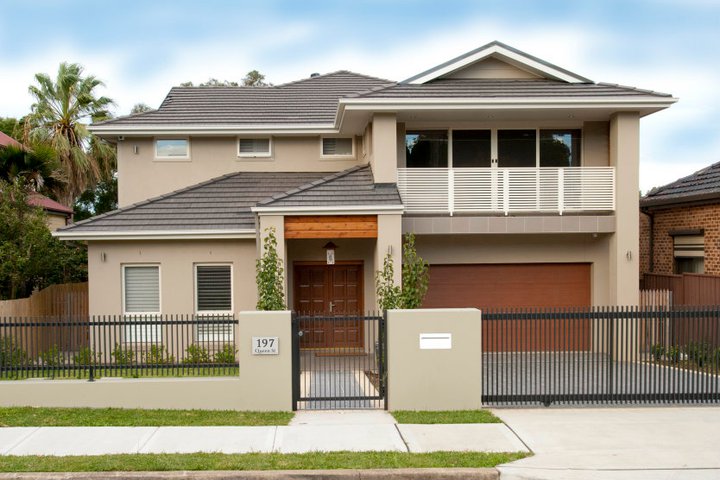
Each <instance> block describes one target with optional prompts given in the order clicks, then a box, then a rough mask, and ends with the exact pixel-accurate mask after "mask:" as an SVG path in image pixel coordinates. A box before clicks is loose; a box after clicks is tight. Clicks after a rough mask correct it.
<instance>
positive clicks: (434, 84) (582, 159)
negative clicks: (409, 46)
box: [57, 42, 676, 314]
mask: <svg viewBox="0 0 720 480" xmlns="http://www.w3.org/2000/svg"><path fill="white" fill-rule="evenodd" d="M674 102H676V99H675V98H673V97H672V96H670V95H666V94H661V93H656V92H652V91H648V90H639V89H636V88H630V87H623V86H619V85H614V84H603V83H595V82H593V81H591V80H589V79H587V78H585V77H582V76H580V75H577V74H575V73H572V72H569V71H567V70H565V69H563V68H560V67H558V66H555V65H552V64H550V63H548V62H545V61H543V60H541V59H539V58H536V57H533V56H531V55H528V54H526V53H523V52H521V51H518V50H516V49H514V48H511V47H509V46H506V45H503V44H501V43H499V42H493V43H491V44H488V45H485V46H483V47H481V48H479V49H477V50H474V51H471V52H469V53H467V54H465V55H462V56H460V57H457V58H454V59H452V60H449V61H447V62H445V63H443V64H441V65H438V66H436V67H433V68H431V69H429V70H427V71H424V72H422V73H419V74H417V75H415V76H413V77H411V78H409V79H407V80H405V81H402V82H394V81H390V80H385V79H381V78H374V77H369V76H366V75H360V74H356V73H352V72H348V71H340V72H335V73H330V74H326V75H312V76H310V78H307V79H304V80H299V81H296V82H292V83H287V84H283V85H278V86H272V87H214V88H207V87H206V88H204V87H176V88H173V89H172V90H171V91H170V93H169V94H168V96H167V97H166V99H165V100H164V102H163V103H162V105H161V106H160V108H159V109H158V110H156V111H151V112H147V113H141V114H137V115H132V116H129V117H124V118H118V119H114V120H110V121H106V122H102V123H98V124H95V125H92V126H91V130H92V131H93V132H94V133H95V134H96V135H99V136H101V137H103V138H105V139H107V140H109V141H111V142H116V143H117V147H118V181H119V205H120V208H119V209H118V210H116V211H114V212H111V213H108V214H105V215H100V216H98V217H95V218H92V219H90V220H86V221H83V222H78V223H77V224H75V225H73V226H70V227H68V228H64V229H62V230H60V231H59V232H58V233H57V235H58V236H59V237H60V238H63V239H79V240H85V241H87V242H88V245H89V254H88V262H89V279H90V313H91V314H118V313H158V312H161V313H191V312H195V313H204V312H234V311H239V310H244V309H253V308H254V307H255V303H256V286H255V262H256V259H257V258H258V257H259V254H260V249H261V248H262V246H261V239H262V237H263V236H264V235H265V232H266V229H268V227H274V228H275V230H276V236H277V238H278V249H279V254H280V256H281V257H282V259H283V261H284V264H285V273H286V294H287V301H288V305H289V307H290V308H292V309H296V310H299V311H313V312H354V311H363V310H372V309H375V308H376V298H375V297H376V296H375V274H376V271H377V270H379V269H380V268H381V267H382V262H383V259H384V257H385V256H386V254H388V253H389V254H391V255H392V257H393V258H394V260H395V273H396V275H397V276H399V274H400V267H399V265H400V262H401V254H402V235H403V233H404V232H412V233H414V234H415V235H416V244H417V249H418V253H419V254H420V255H421V256H422V257H423V258H424V259H425V260H427V261H428V262H429V263H430V266H431V267H430V289H429V292H428V295H427V298H426V302H425V306H428V307H441V306H442V307H468V306H477V307H498V306H502V307H516V306H585V305H615V304H621V305H632V304H637V302H638V270H639V269H638V214H637V212H638V207H639V206H638V200H639V198H638V161H639V153H638V151H639V125H640V119H641V118H642V117H644V116H645V115H649V114H651V113H655V112H657V111H659V110H662V109H664V108H667V107H669V106H670V105H672V104H673V103H674ZM328 249H332V250H333V252H334V255H329V254H328V252H327V250H328ZM333 257H334V262H333V261H332V260H330V259H331V258H333Z"/></svg>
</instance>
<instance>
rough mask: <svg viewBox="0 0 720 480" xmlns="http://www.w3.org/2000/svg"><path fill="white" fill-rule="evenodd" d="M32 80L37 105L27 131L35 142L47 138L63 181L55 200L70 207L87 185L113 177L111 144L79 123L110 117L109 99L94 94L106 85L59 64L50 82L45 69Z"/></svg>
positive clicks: (73, 66)
mask: <svg viewBox="0 0 720 480" xmlns="http://www.w3.org/2000/svg"><path fill="white" fill-rule="evenodd" d="M35 80H36V82H37V85H31V86H30V88H29V90H30V94H31V95H32V96H33V97H35V103H34V104H33V105H32V108H31V110H32V113H31V114H30V115H29V117H28V128H27V129H26V131H27V133H28V136H29V137H30V138H32V139H33V140H34V141H35V142H47V143H48V144H49V145H50V146H52V147H53V148H54V149H55V151H56V152H57V156H58V160H59V163H60V170H61V171H62V174H63V176H64V178H65V180H66V186H65V188H64V189H63V190H62V191H61V192H59V193H58V195H57V199H58V201H59V202H60V203H62V204H64V205H67V206H69V207H72V205H73V202H74V201H75V199H76V198H77V197H78V196H80V194H82V192H84V191H85V190H86V189H87V188H91V187H93V186H94V185H95V184H96V183H97V182H98V181H100V180H103V179H109V178H111V176H112V171H113V169H114V168H115V149H114V147H112V146H111V145H110V144H109V143H107V142H105V141H104V140H102V139H100V138H97V137H95V136H93V135H91V134H90V132H89V131H88V130H87V127H86V125H85V124H83V123H82V122H83V121H88V120H91V121H99V120H103V119H106V118H109V116H110V115H109V112H108V108H109V107H110V106H111V105H113V101H112V100H111V99H109V98H107V97H104V96H100V97H98V96H96V90H95V89H96V88H97V87H100V86H104V83H103V82H102V81H100V80H98V79H97V78H95V77H94V76H92V75H88V76H86V77H83V67H82V66H80V65H78V64H76V63H70V64H69V63H66V62H63V63H61V64H60V67H59V68H58V73H57V78H56V80H55V81H54V82H53V80H52V79H51V78H50V76H49V75H47V74H44V73H38V74H36V75H35Z"/></svg>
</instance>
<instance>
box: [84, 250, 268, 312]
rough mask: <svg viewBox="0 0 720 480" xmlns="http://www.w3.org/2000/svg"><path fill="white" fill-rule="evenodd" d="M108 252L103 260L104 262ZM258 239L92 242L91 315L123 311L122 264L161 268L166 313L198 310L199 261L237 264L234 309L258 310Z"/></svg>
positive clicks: (234, 273) (235, 268)
mask: <svg viewBox="0 0 720 480" xmlns="http://www.w3.org/2000/svg"><path fill="white" fill-rule="evenodd" d="M103 254H104V258H105V259H104V260H103ZM255 258H256V247H255V241H254V240H192V241H190V240H176V241H170V240H167V241H125V242H99V241H91V242H89V244H88V280H89V293H90V315H118V314H121V313H123V312H122V265H125V264H158V265H160V300H161V305H160V307H161V313H167V314H170V313H183V314H191V313H194V312H195V287H194V271H193V268H194V267H193V265H194V264H195V263H231V264H232V265H233V268H232V275H233V307H234V310H235V311H239V310H249V309H253V308H255V303H256V301H257V300H256V298H257V294H256V288H255Z"/></svg>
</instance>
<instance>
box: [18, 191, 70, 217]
mask: <svg viewBox="0 0 720 480" xmlns="http://www.w3.org/2000/svg"><path fill="white" fill-rule="evenodd" d="M27 203H28V205H32V206H34V207H40V208H42V209H44V210H47V211H50V212H58V213H64V214H67V215H72V213H73V209H72V208H69V207H66V206H65V205H63V204H62V203H58V202H56V201H55V200H53V199H52V198H48V197H46V196H45V195H41V194H39V193H37V192H33V193H30V194H29V195H28V197H27Z"/></svg>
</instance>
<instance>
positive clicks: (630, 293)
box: [609, 112, 640, 305]
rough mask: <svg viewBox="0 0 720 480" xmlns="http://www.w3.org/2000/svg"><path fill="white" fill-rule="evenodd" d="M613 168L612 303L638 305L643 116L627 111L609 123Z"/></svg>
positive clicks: (611, 163)
mask: <svg viewBox="0 0 720 480" xmlns="http://www.w3.org/2000/svg"><path fill="white" fill-rule="evenodd" d="M610 165H613V166H614V167H615V169H616V170H615V173H616V177H615V178H616V180H615V182H616V202H615V205H616V206H615V217H616V219H617V226H618V227H617V232H616V233H615V235H613V236H612V237H611V240H610V257H609V266H610V278H611V279H613V283H612V284H611V289H610V302H611V303H613V304H616V305H637V304H638V301H639V297H640V290H639V289H640V285H639V283H640V278H639V277H640V268H639V260H640V253H639V242H640V222H639V219H638V212H639V211H640V193H639V187H638V185H639V181H640V115H639V114H638V113H637V112H624V113H618V114H616V115H614V116H613V117H612V118H611V120H610Z"/></svg>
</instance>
